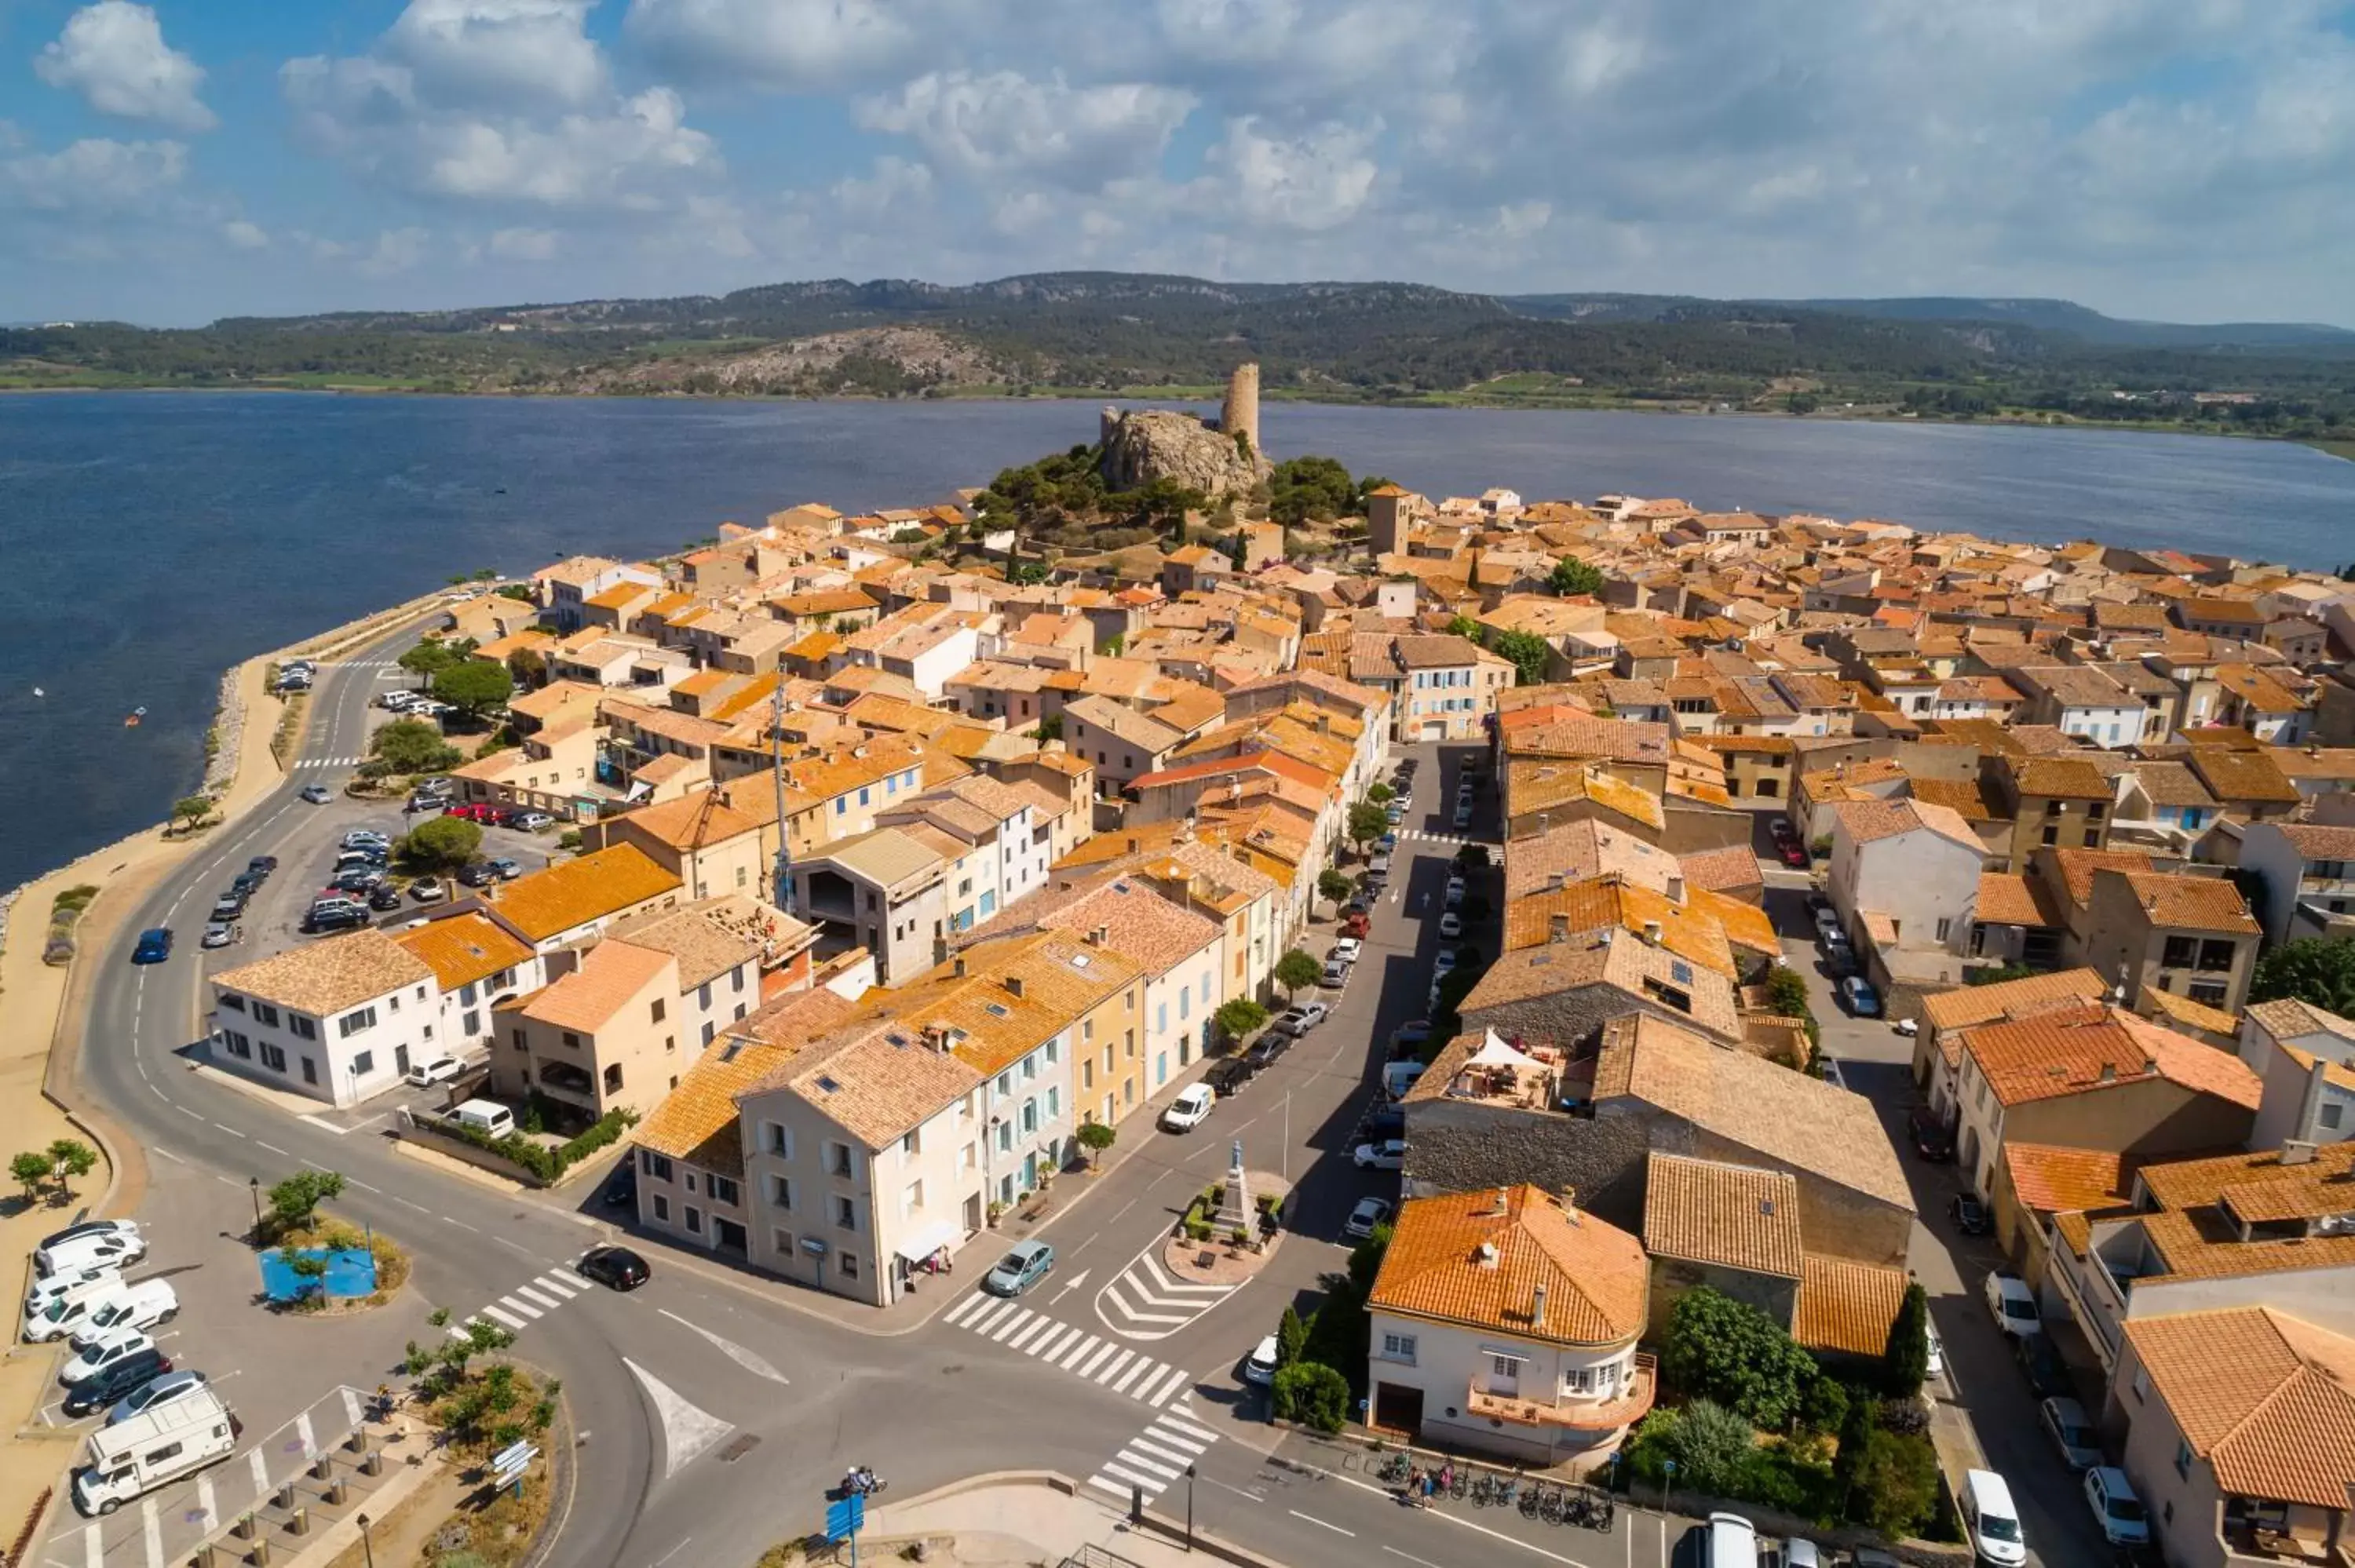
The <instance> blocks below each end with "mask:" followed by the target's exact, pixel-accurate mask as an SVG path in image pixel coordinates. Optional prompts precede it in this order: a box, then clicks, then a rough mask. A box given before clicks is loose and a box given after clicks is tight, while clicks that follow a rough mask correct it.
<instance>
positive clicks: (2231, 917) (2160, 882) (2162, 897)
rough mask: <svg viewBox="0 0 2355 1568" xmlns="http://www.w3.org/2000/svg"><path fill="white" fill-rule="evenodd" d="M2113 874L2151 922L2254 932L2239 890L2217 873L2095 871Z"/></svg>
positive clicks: (2098, 875) (2097, 877)
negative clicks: (2207, 874) (2211, 874)
mask: <svg viewBox="0 0 2355 1568" xmlns="http://www.w3.org/2000/svg"><path fill="white" fill-rule="evenodd" d="M2104 876H2116V877H2119V878H2121V879H2122V880H2124V881H2125V883H2126V886H2127V887H2129V888H2131V889H2132V890H2133V892H2134V897H2135V902H2136V903H2137V904H2139V905H2141V906H2142V909H2143V914H2144V915H2145V916H2146V917H2147V918H2148V919H2149V921H2150V923H2151V924H2152V925H2154V926H2165V927H2173V928H2177V929H2182V930H2194V931H2233V932H2238V933H2241V934H2242V935H2244V936H2254V935H2255V934H2256V932H2257V930H2258V926H2257V923H2256V921H2255V920H2254V919H2253V918H2251V917H2250V915H2249V906H2248V901H2247V900H2246V899H2244V898H2243V897H2242V896H2241V890H2240V889H2239V888H2237V887H2235V886H2233V885H2232V884H2231V883H2229V882H2227V881H2225V880H2224V879H2223V878H2222V877H2221V876H2183V875H2178V874H2173V873H2169V872H2158V871H2147V872H2146V871H2128V872H2096V873H2095V874H2094V880H2095V881H2096V882H2097V883H2098V882H2099V881H2100V880H2101V878H2102V877H2104Z"/></svg>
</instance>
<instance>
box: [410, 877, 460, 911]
mask: <svg viewBox="0 0 2355 1568" xmlns="http://www.w3.org/2000/svg"><path fill="white" fill-rule="evenodd" d="M409 895H410V897H411V898H414V899H416V900H417V901H418V902H419V903H421V904H438V903H440V902H441V901H442V899H444V898H447V897H448V896H449V895H450V894H449V890H448V889H447V888H445V887H443V886H442V879H441V878H440V877H438V876H421V877H419V878H418V879H417V880H416V881H414V882H412V883H410V885H409Z"/></svg>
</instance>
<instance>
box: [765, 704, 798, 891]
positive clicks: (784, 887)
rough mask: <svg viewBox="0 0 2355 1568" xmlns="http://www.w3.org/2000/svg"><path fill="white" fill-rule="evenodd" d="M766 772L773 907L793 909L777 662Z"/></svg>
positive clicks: (789, 837) (791, 858) (783, 733)
mask: <svg viewBox="0 0 2355 1568" xmlns="http://www.w3.org/2000/svg"><path fill="white" fill-rule="evenodd" d="M769 771H770V773H771V775H772V776H773V778H774V779H775V781H776V786H777V876H776V897H775V900H774V902H775V904H776V906H777V907H778V908H780V909H782V910H783V911H784V912H785V913H786V914H788V915H790V914H792V913H793V912H794V851H793V834H792V832H791V831H790V829H789V827H788V825H787V823H786V821H785V665H784V661H783V660H782V659H780V660H779V661H778V662H777V702H776V710H775V712H774V713H773V714H772V715H770V721H769Z"/></svg>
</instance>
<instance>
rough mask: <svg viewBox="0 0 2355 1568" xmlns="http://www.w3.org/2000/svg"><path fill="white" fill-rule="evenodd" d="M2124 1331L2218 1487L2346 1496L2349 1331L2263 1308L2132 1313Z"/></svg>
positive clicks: (2353, 1409) (2278, 1496)
mask: <svg viewBox="0 0 2355 1568" xmlns="http://www.w3.org/2000/svg"><path fill="white" fill-rule="evenodd" d="M2126 1338H2127V1340H2128V1341H2129V1342H2130V1343H2132V1344H2133V1346H2134V1349H2135V1354H2136V1355H2137V1357H2139V1358H2140V1359H2141V1361H2142V1365H2143V1368H2144V1370H2145V1371H2146V1372H2147V1373H2148V1374H2149V1377H2150V1382H2151V1384H2152V1387H2153V1389H2154V1390H2155V1391H2156V1392H2157V1393H2158V1396H2159V1398H2161V1399H2162V1400H2164V1401H2166V1403H2167V1408H2168V1412H2169V1414H2171V1415H2172V1416H2173V1417H2174V1418H2175V1424H2176V1425H2177V1426H2178V1427H2179V1428H2180V1429H2181V1431H2182V1433H2183V1439H2184V1441H2185V1442H2186V1443H2188V1444H2190V1446H2191V1451H2192V1452H2193V1453H2194V1454H2196V1455H2198V1456H2199V1457H2200V1458H2202V1459H2205V1460H2206V1461H2207V1462H2208V1463H2209V1464H2210V1465H2211V1467H2213V1468H2214V1469H2215V1472H2216V1480H2217V1483H2218V1485H2219V1486H2220V1487H2222V1489H2224V1490H2225V1491H2227V1492H2232V1493H2238V1494H2240V1495H2243V1496H2245V1497H2256V1498H2265V1499H2273V1500H2276V1501H2281V1502H2296V1503H2304V1504H2306V1505H2307V1506H2308V1507H2311V1508H2318V1509H2330V1510H2339V1509H2344V1508H2346V1507H2347V1488H2348V1478H2349V1477H2350V1476H2355V1340H2349V1339H2347V1338H2346V1337H2344V1336H2343V1335H2339V1334H2333V1333H2330V1332H2329V1331H2328V1330H2323V1329H2318V1328H2316V1327H2315V1326H2314V1325H2313V1324H2311V1323H2307V1322H2306V1321H2304V1320H2303V1319H2297V1318H2293V1317H2291V1316H2289V1315H2288V1314H2287V1313H2286V1312H2279V1311H2275V1309H2273V1308H2268V1307H2242V1308H2230V1309H2227V1310H2224V1311H2218V1312H2185V1313H2179V1314H2174V1315H2170V1316H2167V1317H2160V1318H2137V1319H2132V1320H2130V1321H2129V1322H2128V1323H2127V1324H2126Z"/></svg>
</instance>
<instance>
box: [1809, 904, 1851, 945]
mask: <svg viewBox="0 0 2355 1568" xmlns="http://www.w3.org/2000/svg"><path fill="white" fill-rule="evenodd" d="M1846 934H1847V933H1845V932H1844V931H1842V930H1841V929H1840V917H1839V911H1838V910H1837V909H1835V908H1833V907H1832V906H1830V905H1828V904H1822V905H1818V906H1816V935H1817V936H1818V937H1840V936H1845V935H1846Z"/></svg>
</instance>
